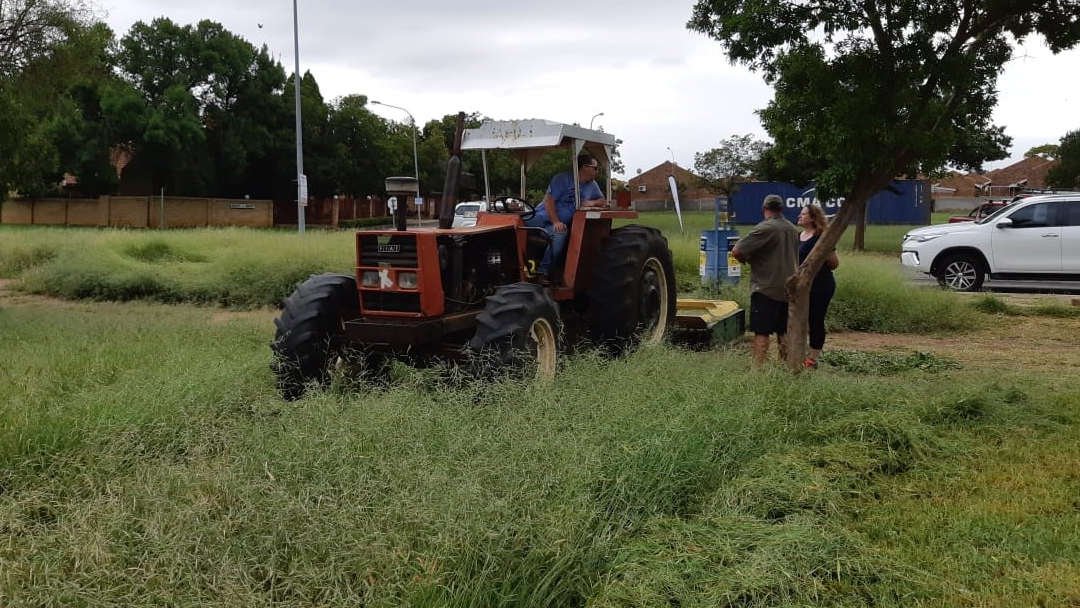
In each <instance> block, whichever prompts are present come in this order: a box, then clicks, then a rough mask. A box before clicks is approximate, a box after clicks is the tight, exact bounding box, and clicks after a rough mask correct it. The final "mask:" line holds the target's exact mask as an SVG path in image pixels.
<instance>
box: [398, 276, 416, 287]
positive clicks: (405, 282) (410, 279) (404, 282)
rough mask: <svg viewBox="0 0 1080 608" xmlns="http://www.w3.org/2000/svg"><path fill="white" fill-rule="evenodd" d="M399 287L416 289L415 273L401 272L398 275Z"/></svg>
mask: <svg viewBox="0 0 1080 608" xmlns="http://www.w3.org/2000/svg"><path fill="white" fill-rule="evenodd" d="M397 282H398V287H400V288H402V289H416V273H415V272H399V273H398V275H397Z"/></svg>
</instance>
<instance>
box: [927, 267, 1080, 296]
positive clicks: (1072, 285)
mask: <svg viewBox="0 0 1080 608" xmlns="http://www.w3.org/2000/svg"><path fill="white" fill-rule="evenodd" d="M910 280H911V282H912V283H914V284H916V285H936V284H937V280H936V279H934V278H932V277H931V276H930V275H926V274H923V273H921V272H912V273H911V274H910ZM983 290H984V291H989V292H1000V293H1056V294H1080V281H994V280H991V279H987V280H986V282H985V283H983Z"/></svg>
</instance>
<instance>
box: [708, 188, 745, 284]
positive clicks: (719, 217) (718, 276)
mask: <svg viewBox="0 0 1080 608" xmlns="http://www.w3.org/2000/svg"><path fill="white" fill-rule="evenodd" d="M738 240H739V232H738V231H737V230H735V229H734V228H733V227H732V225H731V223H730V222H729V218H728V213H727V201H726V200H724V199H722V198H721V197H719V196H718V197H716V208H715V213H714V216H713V229H712V230H702V231H701V254H700V257H699V262H698V274H699V275H701V285H702V286H703V287H713V288H716V287H719V286H720V285H721V284H722V283H724V284H729V285H734V284H736V283H738V282H739V277H740V276H742V265H741V264H739V261H738V260H736V259H735V258H733V257H731V249H732V248H733V247H734V246H735V243H736V242H737V241H738Z"/></svg>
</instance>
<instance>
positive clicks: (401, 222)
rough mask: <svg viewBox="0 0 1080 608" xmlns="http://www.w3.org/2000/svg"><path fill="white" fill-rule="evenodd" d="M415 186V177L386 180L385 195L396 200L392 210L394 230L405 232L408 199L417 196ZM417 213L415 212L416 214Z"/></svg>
mask: <svg viewBox="0 0 1080 608" xmlns="http://www.w3.org/2000/svg"><path fill="white" fill-rule="evenodd" d="M416 186H417V181H416V178H415V177H388V178H386V195H387V196H392V197H394V198H395V199H397V207H395V208H394V228H396V229H398V230H405V227H406V223H405V222H406V219H407V217H408V213H409V197H411V196H416V195H417V193H418V191H419V189H418V188H417V187H416ZM419 212H420V211H419V210H417V213H419Z"/></svg>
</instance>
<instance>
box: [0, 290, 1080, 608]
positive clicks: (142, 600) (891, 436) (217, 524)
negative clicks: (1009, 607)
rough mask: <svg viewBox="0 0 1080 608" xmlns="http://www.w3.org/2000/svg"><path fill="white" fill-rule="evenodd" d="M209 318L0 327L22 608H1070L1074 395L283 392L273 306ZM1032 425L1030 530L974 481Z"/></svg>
mask: <svg viewBox="0 0 1080 608" xmlns="http://www.w3.org/2000/svg"><path fill="white" fill-rule="evenodd" d="M212 314H213V311H210V310H205V309H198V308H188V307H179V306H174V307H165V306H160V305H151V304H90V305H72V306H51V307H34V308H30V307H18V306H6V307H4V308H2V309H0V529H2V531H3V536H2V537H3V538H4V539H5V540H4V542H3V543H2V544H0V605H12V606H17V605H87V606H91V605H125V606H160V605H194V604H207V605H221V606H255V605H258V606H262V605H288V606H316V605H317V606H357V605H364V606H397V605H416V606H476V605H485V606H487V605H499V606H567V605H572V606H584V605H589V606H605V607H606V606H627V607H629V606H642V605H681V606H805V605H837V606H846V605H850V606H865V605H876V606H911V605H920V604H922V605H941V604H942V603H946V604H950V603H959V602H957V600H956V598H957V597H958V596H957V594H958V593H961V591H958V590H963V593H966V594H969V595H970V596H971V597H970V599H971V600H972V602H973V603H974V604H975V605H980V604H982V605H995V604H996V605H1006V604H1010V603H1011V602H1012V600H1014V599H1016V598H1022V599H1026V600H1030V601H1028V602H1027V603H1034V601H1035V600H1036V599H1037V598H1038V597H1043V598H1044V599H1048V600H1050V601H1062V602H1063V601H1066V600H1068V599H1069V598H1070V597H1075V589H1076V588H1075V586H1071V585H1072V583H1073V582H1074V581H1075V578H1074V575H1075V562H1073V561H1072V560H1073V559H1074V557H1075V555H1077V554H1080V526H1077V525H1076V521H1077V520H1076V517H1077V514H1076V510H1075V508H1076V505H1075V496H1077V492H1078V491H1080V479H1078V478H1077V477H1076V476H1075V474H1074V473H1070V471H1075V468H1074V467H1071V466H1066V463H1071V462H1073V461H1069V460H1068V459H1067V456H1068V455H1069V454H1070V453H1071V454H1073V455H1075V448H1076V446H1077V442H1078V427H1077V410H1078V409H1080V393H1078V392H1077V391H1076V388H1075V387H1076V378H1074V377H1064V376H1062V375H1060V374H1057V375H1055V376H1046V377H1042V378H1039V379H1038V381H1036V382H1031V380H1032V379H1031V377H1030V375H1029V374H1027V373H1024V372H1023V371H1022V370H1018V371H1016V372H1011V371H1009V370H1008V369H1004V370H1002V369H993V370H992V371H990V372H986V373H971V372H970V370H961V371H954V370H952V369H950V368H949V367H948V366H944V367H943V368H942V369H940V370H938V371H937V372H936V373H932V374H929V373H926V371H925V370H922V369H918V366H908V368H907V369H898V370H895V371H894V373H892V374H891V375H888V376H880V375H875V376H872V378H873V381H872V382H871V381H868V376H866V375H864V374H861V373H848V372H845V371H843V370H842V369H832V368H828V369H827V370H820V371H819V372H818V373H812V374H804V375H801V376H798V377H794V376H791V375H789V374H787V373H785V372H782V371H780V368H779V367H777V368H776V369H767V370H763V371H757V372H752V371H750V370H749V365H748V363H749V361H748V359H749V357H748V354H747V353H746V352H744V351H743V349H735V350H728V349H723V350H715V351H709V352H705V353H691V352H686V351H681V350H676V349H671V348H667V347H658V348H649V349H645V350H644V351H642V352H639V353H637V354H635V355H634V356H632V357H629V358H626V359H620V360H616V361H608V360H604V359H601V358H599V357H596V356H594V355H592V354H590V353H584V354H581V355H578V356H576V357H575V358H574V359H573V360H572V361H571V362H570V363H569V364H568V365H566V367H565V369H563V370H562V371H561V373H560V375H559V376H558V378H557V384H555V385H545V384H533V383H515V382H506V383H500V384H489V385H472V384H470V383H468V382H464V383H462V382H461V381H460V380H457V381H455V380H454V379H453V376H454V374H452V373H441V372H440V371H439V370H427V371H423V372H420V373H415V374H400V379H399V381H398V382H396V383H394V384H392V385H391V386H390V387H389V388H387V389H382V390H374V391H372V390H369V387H364V386H359V387H352V388H351V389H350V388H348V387H340V388H339V389H338V390H334V391H331V392H329V393H325V394H315V395H312V396H311V397H309V398H306V399H304V400H302V401H300V402H296V403H284V402H282V401H280V400H279V399H278V398H277V397H276V395H275V394H274V392H273V386H272V380H271V378H270V375H269V372H268V356H269V349H268V348H267V343H268V341H269V340H270V337H271V324H270V322H269V321H270V314H268V313H266V312H254V313H247V314H241V315H233V316H231V317H229V318H226V319H224V320H219V321H212V320H211V316H212ZM1069 322H1072V321H1069ZM991 373H992V375H993V377H992V378H991V375H990V374H991ZM447 376H450V377H451V379H450V380H447ZM1024 383H1030V384H1024ZM1069 387H1071V388H1069ZM1018 436H1024V437H1026V438H1027V439H1028V441H1026V442H1023V443H1022V444H1014V445H1013V447H1012V449H1014V450H1019V451H1021V452H1023V453H1024V454H1033V453H1036V452H1038V451H1039V450H1040V449H1041V450H1044V452H1043V453H1044V454H1045V455H1046V458H1047V460H1048V461H1054V460H1053V459H1054V458H1056V459H1058V460H1056V461H1054V462H1058V463H1059V466H1057V467H1056V468H1047V469H1045V470H1040V469H1039V468H1038V467H1036V466H1034V465H1035V461H1029V462H1031V464H1032V467H1031V468H1030V469H1024V471H1025V472H1026V473H1028V474H1034V475H1038V476H1040V478H1041V480H1042V481H1043V482H1044V483H1046V484H1047V485H1050V484H1056V487H1055V488H1054V489H1052V490H1049V489H1048V490H1046V497H1045V500H1043V501H1040V502H1038V503H1037V504H1032V505H1027V507H1030V510H1026V511H1024V512H1026V513H1027V515H1025V521H1024V529H1025V530H1027V532H1026V533H1025V534H1022V535H1016V534H1015V532H1016V530H1017V525H1018V524H1017V521H1016V520H1015V519H1014V518H1013V517H1012V516H1010V515H1004V514H1003V515H998V514H996V513H994V512H993V511H991V512H988V513H985V514H981V513H977V512H974V511H972V509H971V507H970V506H969V505H967V504H965V503H964V500H963V495H962V494H961V493H959V490H958V489H957V486H958V484H957V478H958V476H962V475H963V471H962V465H963V464H966V463H968V461H969V460H971V461H974V462H979V455H980V454H995V455H997V456H998V457H999V458H1002V459H1005V460H1007V459H1008V458H1009V456H1010V454H1011V452H1007V451H1006V452H1004V453H1002V451H1003V450H1005V445H1007V444H1009V443H1010V442H1011V441H1012V439H1013V438H1015V437H1018ZM1031 446H1037V449H1034V450H1033V449H1032V447H1031ZM1069 449H1073V451H1072V452H1069ZM1018 470H1020V469H1018ZM1069 475H1072V476H1071V477H1070V476H1069ZM969 483H972V484H974V481H969ZM1031 483H1034V480H1032V482H1031ZM912 488H915V489H912ZM970 491H972V492H974V491H976V488H975V487H974V486H972V487H971V488H970ZM915 492H918V493H924V494H926V495H928V496H938V495H941V496H945V495H947V496H949V497H951V498H950V501H949V502H944V503H942V502H931V503H930V504H929V505H928V506H923V503H922V502H921V501H916V499H915V498H914V497H913V493H915ZM938 493H942V494H938ZM1070 493H1071V494H1070ZM1070 495H1071V496H1072V497H1073V499H1074V501H1073V503H1072V506H1071V507H1070V506H1069V503H1068V502H1067V501H1065V502H1061V501H1062V497H1063V496H1070ZM986 500H987V501H990V500H991V497H989V496H987V497H986ZM900 505H903V506H904V508H901V506H900ZM1016 508H1017V511H1016V513H1017V514H1019V513H1020V512H1021V511H1022V509H1021V508H1020V506H1019V505H1018V506H1017V507H1016ZM1043 509H1049V510H1043ZM1070 509H1072V510H1070ZM953 520H959V521H961V522H962V523H963V528H962V529H959V530H958V529H953V528H952V527H951V526H950V522H951V521H953ZM896 522H902V523H903V525H902V526H900V525H897V526H893V525H892V524H893V523H896ZM935 530H941V532H940V533H939V534H937V535H935V534H934V532H935ZM924 537H925V539H924ZM1051 539H1052V541H1053V542H1051ZM924 542H925V543H928V546H932V547H933V548H934V550H933V551H930V550H929V549H928V546H926V545H924V544H923V543H924ZM973 551H974V556H975V558H974V559H972V552H973ZM1003 565H1004V566H1003ZM1002 567H1004V568H1006V570H1005V572H1006V573H1008V574H1010V575H1013V576H1014V578H1012V579H1009V580H1006V581H1001V580H998V579H995V577H997V576H998V575H999V573H1000V572H1002V570H1001V568H1002ZM1070 572H1071V573H1072V574H1070ZM1015 577H1026V578H1024V579H1023V580H1022V582H1020V579H1018V578H1015ZM991 580H997V582H996V583H994V584H985V585H984V584H983V583H986V582H987V581H991ZM1070 593H1072V594H1074V595H1073V596H1070V595H1069V594H1070ZM965 597H967V596H965Z"/></svg>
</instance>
